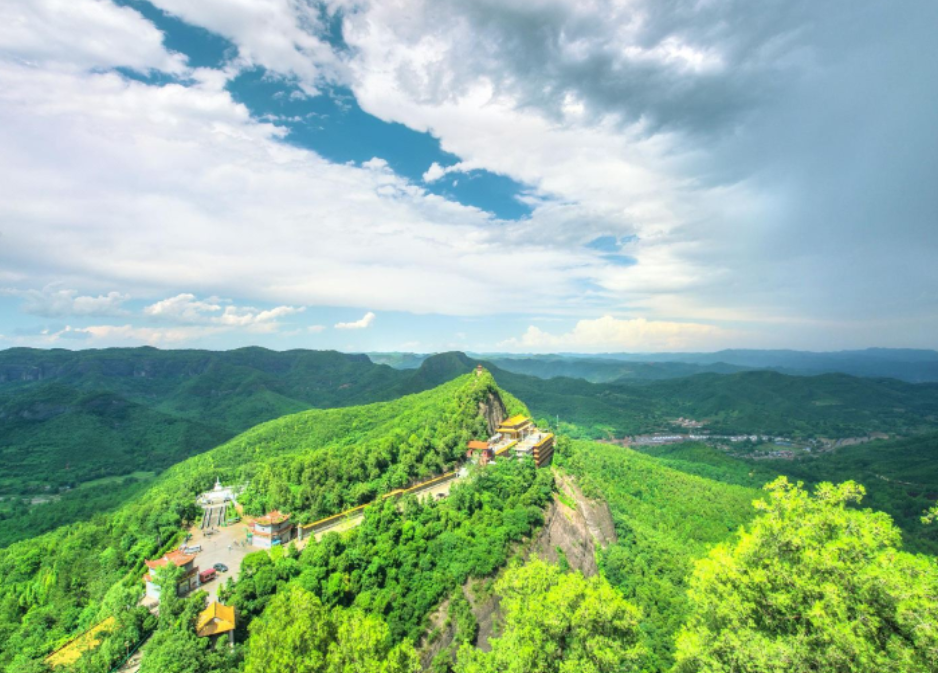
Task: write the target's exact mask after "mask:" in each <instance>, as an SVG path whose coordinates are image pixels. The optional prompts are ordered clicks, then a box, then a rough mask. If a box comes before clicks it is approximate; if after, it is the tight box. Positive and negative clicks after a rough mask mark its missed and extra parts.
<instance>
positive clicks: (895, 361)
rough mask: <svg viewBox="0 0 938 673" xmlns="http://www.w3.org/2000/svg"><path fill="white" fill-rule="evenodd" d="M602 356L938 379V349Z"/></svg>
mask: <svg viewBox="0 0 938 673" xmlns="http://www.w3.org/2000/svg"><path fill="white" fill-rule="evenodd" d="M597 357H600V358H603V359H613V360H627V361H632V362H680V363H686V364H695V365H701V366H708V365H715V364H717V363H725V364H728V365H733V366H736V367H744V368H748V369H773V370H777V371H782V372H786V373H790V374H800V375H805V374H822V373H841V374H850V375H852V376H865V377H874V378H881V377H885V378H896V379H900V380H903V381H908V382H910V383H923V382H928V381H938V351H933V350H924V349H911V348H869V349H866V350H849V351H831V352H811V351H794V350H745V349H736V350H722V351H717V352H715V353H656V354H640V353H609V354H603V355H600V356H597Z"/></svg>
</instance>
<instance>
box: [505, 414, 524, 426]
mask: <svg viewBox="0 0 938 673" xmlns="http://www.w3.org/2000/svg"><path fill="white" fill-rule="evenodd" d="M530 422H531V419H530V418H528V417H527V416H524V415H522V414H518V415H517V416H512V417H511V418H509V419H507V420H505V421H502V424H501V427H503V428H513V427H515V426H517V425H524V424H525V423H530Z"/></svg>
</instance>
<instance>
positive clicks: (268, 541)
mask: <svg viewBox="0 0 938 673" xmlns="http://www.w3.org/2000/svg"><path fill="white" fill-rule="evenodd" d="M250 535H251V544H252V545H254V546H255V547H262V548H264V549H270V548H271V547H276V546H277V545H280V544H287V543H288V542H289V541H290V540H292V539H293V523H291V521H290V515H289V514H284V513H283V512H281V511H279V510H276V509H275V510H272V511H270V512H267V514H265V515H264V516H260V517H258V518H256V519H254V521H253V522H252V523H251V525H250Z"/></svg>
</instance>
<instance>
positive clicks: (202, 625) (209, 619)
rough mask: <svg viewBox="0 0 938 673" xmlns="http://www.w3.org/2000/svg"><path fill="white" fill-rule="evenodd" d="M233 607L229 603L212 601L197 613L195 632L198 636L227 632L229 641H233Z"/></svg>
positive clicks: (217, 634) (206, 636) (205, 636)
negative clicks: (223, 603)
mask: <svg viewBox="0 0 938 673" xmlns="http://www.w3.org/2000/svg"><path fill="white" fill-rule="evenodd" d="M234 630H235V609H234V607H233V606H230V605H222V604H221V603H219V602H218V601H212V602H211V603H210V604H209V606H208V607H207V608H205V609H204V610H203V611H202V612H200V613H199V618H198V620H197V621H196V623H195V633H196V635H197V636H199V637H200V638H208V637H210V636H220V635H222V634H225V633H227V634H228V639H229V642H230V643H232V644H233V643H234Z"/></svg>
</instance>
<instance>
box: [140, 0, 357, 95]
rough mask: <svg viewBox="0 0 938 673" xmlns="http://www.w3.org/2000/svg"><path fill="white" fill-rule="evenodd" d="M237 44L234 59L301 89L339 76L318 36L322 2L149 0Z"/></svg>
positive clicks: (309, 91)
mask: <svg viewBox="0 0 938 673" xmlns="http://www.w3.org/2000/svg"><path fill="white" fill-rule="evenodd" d="M151 1H152V3H153V4H154V5H156V6H157V7H159V8H161V9H163V10H165V11H166V12H169V13H170V14H174V15H176V16H178V17H180V18H182V19H183V20H184V21H186V22H188V23H191V24H194V25H197V26H203V27H205V28H207V29H208V30H210V31H212V32H214V33H218V34H219V35H223V36H225V37H226V38H228V39H229V40H231V41H232V42H234V44H235V45H236V46H237V48H238V56H239V61H240V65H243V66H253V65H259V66H263V67H265V68H267V69H269V70H270V71H272V72H274V73H279V74H281V75H283V76H286V77H289V78H291V79H295V80H296V81H297V83H298V85H299V86H300V87H301V88H302V89H303V90H304V91H305V92H306V93H307V94H315V93H317V86H318V85H319V84H321V83H322V82H323V81H336V80H338V79H340V78H342V76H343V75H342V73H343V70H344V66H343V64H342V61H341V59H339V58H338V57H337V56H336V54H335V52H334V51H333V50H332V48H331V46H330V45H329V43H328V41H327V40H326V39H324V37H323V36H324V34H325V31H326V26H325V25H324V24H323V13H322V9H323V8H322V6H321V5H320V4H319V3H314V2H305V1H300V0H237V1H235V2H232V0H199V1H198V2H192V1H191V0H151Z"/></svg>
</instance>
